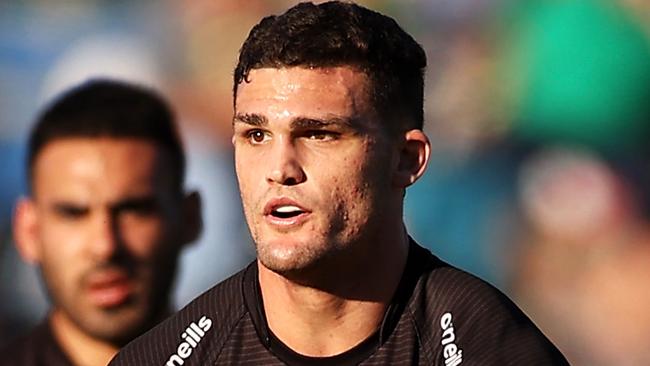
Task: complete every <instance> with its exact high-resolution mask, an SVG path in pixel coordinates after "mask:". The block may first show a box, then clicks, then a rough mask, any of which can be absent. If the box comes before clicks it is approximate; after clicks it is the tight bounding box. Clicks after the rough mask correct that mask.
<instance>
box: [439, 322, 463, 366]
mask: <svg viewBox="0 0 650 366" xmlns="http://www.w3.org/2000/svg"><path fill="white" fill-rule="evenodd" d="M440 326H441V327H442V341H441V342H440V343H441V344H442V346H443V347H444V348H443V349H442V355H443V356H444V357H445V365H446V366H457V365H460V363H461V362H463V350H461V349H459V348H458V346H456V343H454V341H455V340H456V334H455V333H454V324H453V323H452V322H451V313H444V314H442V317H441V318H440Z"/></svg>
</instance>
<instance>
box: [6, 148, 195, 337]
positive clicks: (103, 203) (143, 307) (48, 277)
mask: <svg viewBox="0 0 650 366" xmlns="http://www.w3.org/2000/svg"><path fill="white" fill-rule="evenodd" d="M166 156H167V155H166V152H163V151H161V149H159V148H157V146H156V145H155V144H154V143H151V142H147V141H146V140H137V139H111V138H95V139H92V138H70V139H61V140H55V141H53V142H51V143H49V144H48V145H46V146H45V148H44V149H43V150H42V151H41V152H40V154H39V155H38V157H37V160H36V162H35V166H34V178H33V190H34V191H33V198H32V199H31V200H30V201H28V202H26V203H24V206H25V207H23V208H22V213H21V214H20V215H22V216H19V219H18V221H20V222H21V223H22V227H23V232H24V234H22V235H20V236H19V240H20V241H21V242H23V245H22V246H23V253H27V257H28V259H31V260H32V261H34V262H36V263H38V264H39V266H40V269H41V270H42V274H43V277H44V279H45V282H46V285H47V289H48V291H49V293H50V296H51V298H52V301H53V302H54V306H55V309H54V312H55V314H58V315H62V316H64V317H67V318H68V319H69V320H70V321H71V322H72V323H73V324H75V325H76V326H77V327H78V328H79V329H81V330H82V331H83V332H85V333H87V334H89V335H91V336H93V337H96V338H99V339H102V340H109V341H116V342H121V341H124V340H128V339H129V338H130V337H133V336H134V335H137V334H138V333H139V332H142V331H143V330H145V329H146V328H147V327H149V326H151V325H152V322H153V321H154V320H155V318H156V317H157V316H160V315H161V312H164V311H165V310H167V309H166V307H167V305H168V292H169V288H170V284H171V281H172V277H173V274H174V270H175V263H176V257H177V254H178V251H179V248H180V247H181V242H182V241H183V239H182V238H183V235H182V233H181V227H182V224H181V223H180V221H181V220H180V218H181V217H180V216H181V214H180V212H181V202H182V200H183V198H182V196H180V194H179V193H178V192H177V189H174V188H173V184H172V179H171V177H172V173H171V168H169V163H168V159H167V157H166ZM21 220H22V221H21ZM19 226H20V225H19Z"/></svg>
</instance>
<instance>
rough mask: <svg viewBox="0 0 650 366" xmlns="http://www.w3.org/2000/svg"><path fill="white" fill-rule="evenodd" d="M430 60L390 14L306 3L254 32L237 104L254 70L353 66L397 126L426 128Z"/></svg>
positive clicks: (238, 71)
mask: <svg viewBox="0 0 650 366" xmlns="http://www.w3.org/2000/svg"><path fill="white" fill-rule="evenodd" d="M426 62H427V61H426V55H425V53H424V50H423V49H422V47H421V46H420V45H419V44H418V43H417V42H416V41H415V40H414V39H413V37H411V36H410V35H409V34H408V33H406V32H405V31H404V30H403V29H402V28H401V27H400V26H399V25H398V24H397V22H395V20H393V19H392V18H390V17H388V16H385V15H382V14H380V13H377V12H375V11H372V10H369V9H366V8H364V7H362V6H359V5H356V4H353V3H349V2H340V1H329V2H325V3H322V4H318V5H315V4H313V3H300V4H298V5H296V6H294V7H292V8H290V9H289V10H287V11H286V12H285V13H284V14H282V15H279V16H268V17H266V18H264V19H262V21H260V22H259V23H258V24H257V25H256V26H255V27H253V29H252V30H251V31H250V33H249V35H248V38H247V39H246V41H245V42H244V44H243V45H242V48H241V50H240V52H239V61H238V63H237V67H236V68H235V75H234V87H233V94H234V95H233V100H234V103H235V106H236V102H237V87H238V86H239V84H240V83H242V82H247V76H248V74H249V72H250V71H251V70H253V69H260V68H283V67H310V68H320V67H336V66H351V67H354V68H357V69H359V70H360V71H362V72H364V73H365V74H366V75H367V76H368V77H369V79H370V81H371V83H372V89H371V93H372V95H371V97H372V101H373V104H374V107H375V110H376V111H377V112H379V115H380V116H387V117H388V118H390V122H389V123H391V125H390V126H389V127H391V129H392V130H395V129H398V130H401V129H411V128H418V129H422V125H423V121H424V113H423V96H424V94H423V93H424V71H425V68H426ZM395 120H397V121H400V123H399V126H395V125H394V124H395V123H396V122H394V121H395ZM396 127H397V128H396Z"/></svg>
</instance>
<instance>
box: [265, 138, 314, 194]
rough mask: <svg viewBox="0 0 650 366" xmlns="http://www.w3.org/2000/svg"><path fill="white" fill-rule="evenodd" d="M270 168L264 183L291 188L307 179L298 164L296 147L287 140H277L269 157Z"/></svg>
mask: <svg viewBox="0 0 650 366" xmlns="http://www.w3.org/2000/svg"><path fill="white" fill-rule="evenodd" d="M269 159H270V168H269V170H268V172H267V175H266V181H267V182H269V183H272V184H280V185H284V186H293V185H297V184H300V183H302V182H304V181H305V180H306V178H307V176H306V175H305V172H304V170H303V168H302V164H301V163H300V156H299V154H298V151H296V146H295V145H294V144H293V143H292V142H291V141H289V140H288V139H278V140H277V141H276V142H275V143H274V145H273V149H272V151H271V152H270V155H269Z"/></svg>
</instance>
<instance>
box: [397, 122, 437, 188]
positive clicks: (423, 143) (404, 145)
mask: <svg viewBox="0 0 650 366" xmlns="http://www.w3.org/2000/svg"><path fill="white" fill-rule="evenodd" d="M430 154H431V144H430V143H429V138H428V137H427V135H425V134H424V132H422V130H409V131H406V132H404V139H403V140H402V141H401V142H400V145H399V156H398V162H397V169H396V171H395V173H394V175H393V184H394V185H395V186H396V187H399V188H406V187H408V186H410V185H411V184H413V183H415V181H416V180H418V178H420V177H421V176H422V175H423V174H424V171H425V170H426V167H427V163H428V162H429V155H430Z"/></svg>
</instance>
